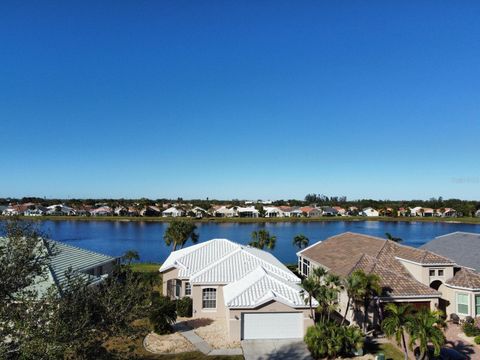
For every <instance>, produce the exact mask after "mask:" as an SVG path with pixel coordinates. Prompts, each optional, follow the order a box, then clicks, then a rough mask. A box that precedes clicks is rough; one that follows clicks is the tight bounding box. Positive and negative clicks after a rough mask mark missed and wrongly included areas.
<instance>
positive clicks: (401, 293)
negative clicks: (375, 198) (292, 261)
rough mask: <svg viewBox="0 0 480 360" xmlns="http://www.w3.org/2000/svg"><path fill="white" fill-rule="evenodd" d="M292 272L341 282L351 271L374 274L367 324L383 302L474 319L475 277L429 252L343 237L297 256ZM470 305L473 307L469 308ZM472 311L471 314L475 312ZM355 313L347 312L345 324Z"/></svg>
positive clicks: (478, 289)
mask: <svg viewBox="0 0 480 360" xmlns="http://www.w3.org/2000/svg"><path fill="white" fill-rule="evenodd" d="M297 255H298V267H299V271H300V273H301V274H302V275H304V276H308V274H309V273H310V271H311V270H312V269H313V268H315V267H323V268H325V269H327V270H328V271H330V272H332V273H334V274H337V275H340V276H343V277H346V276H348V275H349V274H351V273H352V272H354V271H355V270H357V269H362V270H363V271H365V272H366V273H374V274H377V275H378V276H379V277H380V279H381V286H382V293H381V294H380V296H379V297H378V298H377V299H374V304H372V305H375V306H372V308H373V309H376V311H373V312H372V314H371V320H372V323H378V321H377V320H378V319H376V317H382V309H383V305H384V304H385V303H389V302H401V303H410V304H412V305H413V306H414V307H416V308H421V307H429V308H431V309H440V310H442V311H444V312H445V313H446V315H447V316H449V315H450V314H452V313H456V314H458V315H459V316H460V317H462V316H463V317H464V316H467V315H470V316H478V315H480V312H479V311H480V297H478V296H477V295H476V294H480V275H479V274H478V273H475V272H474V271H473V270H470V269H466V268H462V267H460V266H458V265H457V264H456V262H455V261H453V260H451V259H449V258H447V257H446V256H442V255H438V254H436V253H434V252H431V251H428V250H424V249H417V248H413V247H410V246H404V245H400V244H398V243H396V242H393V241H391V240H385V239H381V238H377V237H373V236H368V235H363V234H356V233H350V232H347V233H343V234H340V235H336V236H332V237H330V238H328V239H327V240H325V241H320V242H317V243H316V244H313V245H311V246H309V247H307V248H306V249H304V250H302V251H300V252H298V253H297ZM346 303H347V295H346V293H345V291H343V292H342V293H341V294H340V300H339V304H340V311H341V312H342V314H343V313H344V311H345V308H346ZM473 304H478V305H477V306H476V310H475V306H473ZM475 311H477V312H476V313H475ZM357 316H359V314H357V313H356V310H355V309H351V310H350V311H349V313H348V315H347V318H348V320H349V321H354V322H355V321H356V319H357Z"/></svg>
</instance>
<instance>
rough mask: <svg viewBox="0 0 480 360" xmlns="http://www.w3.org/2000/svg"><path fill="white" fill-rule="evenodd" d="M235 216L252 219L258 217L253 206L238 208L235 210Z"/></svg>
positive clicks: (257, 212)
mask: <svg viewBox="0 0 480 360" xmlns="http://www.w3.org/2000/svg"><path fill="white" fill-rule="evenodd" d="M237 215H238V216H239V217H253V218H256V217H258V215H259V211H258V210H257V209H255V206H247V207H240V206H239V207H238V208H237Z"/></svg>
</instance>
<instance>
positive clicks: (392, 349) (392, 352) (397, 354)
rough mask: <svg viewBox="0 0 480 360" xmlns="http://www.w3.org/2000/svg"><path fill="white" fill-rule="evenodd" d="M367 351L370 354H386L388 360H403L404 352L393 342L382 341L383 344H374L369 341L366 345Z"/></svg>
mask: <svg viewBox="0 0 480 360" xmlns="http://www.w3.org/2000/svg"><path fill="white" fill-rule="evenodd" d="M365 351H366V352H367V353H369V354H373V355H376V354H378V353H383V354H385V359H386V360H389V359H391V360H403V359H404V356H403V352H402V351H401V350H400V349H399V348H397V347H396V346H395V345H393V344H391V343H382V344H377V343H375V344H373V343H367V344H366V346H365Z"/></svg>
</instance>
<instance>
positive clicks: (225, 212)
mask: <svg viewBox="0 0 480 360" xmlns="http://www.w3.org/2000/svg"><path fill="white" fill-rule="evenodd" d="M236 215H237V212H236V211H235V209H233V208H227V207H226V206H221V207H219V208H218V209H217V210H215V211H214V212H213V216H215V217H234V216H236Z"/></svg>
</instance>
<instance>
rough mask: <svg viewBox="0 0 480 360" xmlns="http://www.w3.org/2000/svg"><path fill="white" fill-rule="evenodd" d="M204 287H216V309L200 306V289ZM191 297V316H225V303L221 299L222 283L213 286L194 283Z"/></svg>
mask: <svg viewBox="0 0 480 360" xmlns="http://www.w3.org/2000/svg"><path fill="white" fill-rule="evenodd" d="M204 288H214V289H217V307H216V309H203V308H202V289H204ZM192 299H193V317H196V318H209V319H216V318H221V317H224V316H225V312H226V311H225V303H224V300H223V285H215V286H210V285H209V286H207V285H194V286H192Z"/></svg>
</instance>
